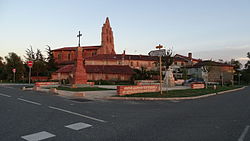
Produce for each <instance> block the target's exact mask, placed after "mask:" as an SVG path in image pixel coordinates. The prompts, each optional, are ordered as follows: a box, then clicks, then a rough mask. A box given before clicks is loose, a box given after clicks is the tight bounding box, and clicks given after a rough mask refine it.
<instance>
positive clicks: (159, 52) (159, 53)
mask: <svg viewBox="0 0 250 141" xmlns="http://www.w3.org/2000/svg"><path fill="white" fill-rule="evenodd" d="M148 55H149V56H165V55H166V50H165V49H159V50H152V51H150V52H149V53H148Z"/></svg>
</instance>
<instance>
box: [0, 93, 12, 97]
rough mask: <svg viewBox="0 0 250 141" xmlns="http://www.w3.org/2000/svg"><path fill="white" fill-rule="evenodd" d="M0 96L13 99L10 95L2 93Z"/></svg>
mask: <svg viewBox="0 0 250 141" xmlns="http://www.w3.org/2000/svg"><path fill="white" fill-rule="evenodd" d="M0 96H5V97H11V96H10V95H7V94H2V93H0Z"/></svg>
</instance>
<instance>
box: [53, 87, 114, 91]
mask: <svg viewBox="0 0 250 141" xmlns="http://www.w3.org/2000/svg"><path fill="white" fill-rule="evenodd" d="M57 89H58V90H64V91H103V90H114V89H107V88H99V87H81V88H80V87H79V88H69V87H58V88H57Z"/></svg>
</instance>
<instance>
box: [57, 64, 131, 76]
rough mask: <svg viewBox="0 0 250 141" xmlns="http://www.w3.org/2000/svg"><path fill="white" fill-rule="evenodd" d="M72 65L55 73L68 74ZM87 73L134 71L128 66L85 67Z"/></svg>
mask: <svg viewBox="0 0 250 141" xmlns="http://www.w3.org/2000/svg"><path fill="white" fill-rule="evenodd" d="M73 68H74V65H73V64H72V65H65V66H63V67H61V68H60V69H58V70H57V71H56V72H57V73H70V72H72V70H73ZM85 68H86V72H87V73H104V74H134V71H133V69H132V68H130V67H129V66H122V65H86V66H85Z"/></svg>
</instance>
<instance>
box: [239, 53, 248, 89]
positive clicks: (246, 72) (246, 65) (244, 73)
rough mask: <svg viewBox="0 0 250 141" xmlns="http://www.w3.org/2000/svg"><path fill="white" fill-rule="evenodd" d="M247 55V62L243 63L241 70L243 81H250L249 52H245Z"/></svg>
mask: <svg viewBox="0 0 250 141" xmlns="http://www.w3.org/2000/svg"><path fill="white" fill-rule="evenodd" d="M247 57H248V58H249V60H248V61H247V63H246V64H245V69H244V70H243V71H242V77H241V78H242V80H243V81H244V82H245V83H248V84H249V83H250V52H248V53H247Z"/></svg>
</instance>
